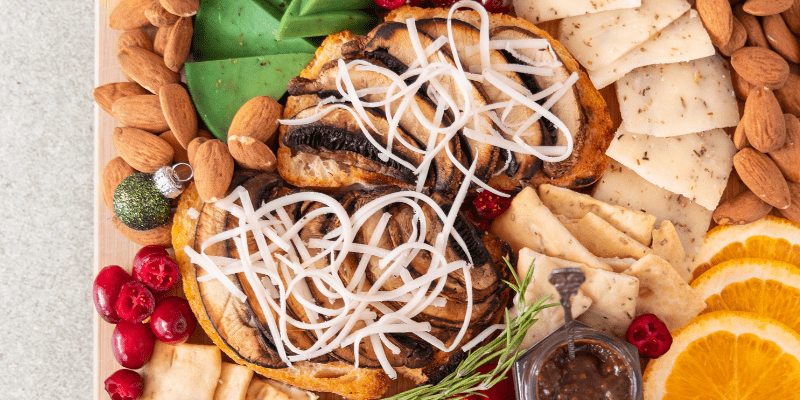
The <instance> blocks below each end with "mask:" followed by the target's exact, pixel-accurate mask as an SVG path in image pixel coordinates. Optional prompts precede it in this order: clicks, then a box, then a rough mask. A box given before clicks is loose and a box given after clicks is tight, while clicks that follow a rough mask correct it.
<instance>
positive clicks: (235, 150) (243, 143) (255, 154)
mask: <svg viewBox="0 0 800 400" xmlns="http://www.w3.org/2000/svg"><path fill="white" fill-rule="evenodd" d="M228 150H229V151H230V152H231V156H233V159H234V160H236V163H237V164H239V166H240V167H242V168H245V169H254V170H257V171H264V172H275V171H277V169H278V159H277V158H275V153H273V152H272V149H270V148H269V146H267V145H266V144H264V143H263V142H259V141H258V140H255V139H253V138H251V137H247V136H228Z"/></svg>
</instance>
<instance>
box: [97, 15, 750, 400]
mask: <svg viewBox="0 0 800 400" xmlns="http://www.w3.org/2000/svg"><path fill="white" fill-rule="evenodd" d="M118 2H119V0H97V1H96V4H95V5H96V13H95V15H96V21H95V36H96V41H95V43H96V46H97V47H96V59H95V61H96V76H95V87H96V86H99V85H102V84H106V83H110V82H124V81H126V78H125V77H124V76H123V75H122V72H121V71H120V69H119V67H118V64H117V61H116V55H115V46H116V40H117V37H118V36H119V34H120V33H121V31H116V30H113V29H111V28H109V27H108V16H109V14H110V13H111V10H113V9H114V6H115V5H116V4H117V3H118ZM557 27H558V24H557V23H556V22H548V23H545V24H543V25H542V26H541V28H543V29H545V30H547V31H549V32H551V33H557V32H555V31H556V30H557ZM601 93H602V95H603V97H604V98H605V99H606V101H607V103H608V106H609V109H610V111H611V118H612V120H613V123H614V127H615V129H616V127H618V126H619V124H620V114H619V105H618V103H617V99H616V94H615V92H614V85H611V86H609V87H607V88H605V89H603V90H602V91H601ZM117 126H118V124H117V122H116V120H115V119H114V118H113V117H111V116H110V115H108V114H106V113H105V112H104V111H103V110H101V109H100V108H99V107H96V110H95V127H96V129H95V132H96V136H95V151H96V153H95V154H96V156H95V185H94V186H95V196H94V205H95V243H94V245H95V246H94V248H95V264H94V273H95V275H96V274H97V272H99V271H100V269H102V268H103V267H105V266H107V265H120V266H122V267H123V268H125V269H127V270H128V271H130V267H131V261H132V260H133V256H134V254H135V253H136V251H138V250H139V248H141V246H139V245H137V244H135V243H133V242H131V241H130V240H128V239H127V238H126V237H125V236H123V235H122V234H121V233H119V232H118V231H117V230H116V229H115V228H114V226H113V224H112V222H111V218H112V217H113V212H112V211H111V210H109V209H108V208H107V207H106V206H105V204H104V202H103V199H102V197H101V194H100V184H99V177H100V175H101V173H102V171H103V167H104V166H105V165H106V163H107V162H108V161H109V160H111V159H112V158H114V157H116V156H117V152H116V150H115V149H114V146H113V144H112V141H111V134H112V131H113V130H114V128H115V127H117ZM739 192H741V183H740V182H739V181H738V179H731V184H730V185H729V188H728V190H727V191H726V194H725V195H724V196H723V198H729V197H731V194H736V193H739ZM113 330H114V325H111V324H109V323H106V322H105V321H103V320H102V319H101V318H100V317H99V316H98V315H97V314H96V313H95V314H94V360H95V363H94V382H93V388H94V389H93V394H94V399H95V400H107V399H108V398H109V397H108V394H106V392H105V389H104V387H103V381H104V380H105V379H106V378H107V377H108V376H109V375H111V374H112V373H113V372H114V371H116V370H118V369H120V368H121V367H120V365H119V364H118V363H117V362H116V360H115V359H114V355H113V353H112V351H111V335H112V332H113ZM190 341H191V342H193V343H204V344H212V342H211V341H210V339H208V337H207V336H206V335H205V334H204V333H203V332H202V329H201V328H199V327H198V331H197V332H196V333H195V335H194V336H193V337H192V338H191V340H190ZM411 387H413V383H412V382H410V381H408V380H403V379H400V380H398V381H396V382H394V383H393V384H392V385H391V387H390V391H389V393H387V394H393V393H398V392H401V391H403V390H406V389H409V388H411ZM320 398H321V399H323V400H333V399H340V397H339V396H335V395H330V394H321V396H320ZM504 400H506V399H504Z"/></svg>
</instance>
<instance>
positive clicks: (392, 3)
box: [375, 0, 425, 10]
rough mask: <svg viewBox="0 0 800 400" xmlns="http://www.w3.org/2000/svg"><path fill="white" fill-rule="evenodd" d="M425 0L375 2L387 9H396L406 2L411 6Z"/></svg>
mask: <svg viewBox="0 0 800 400" xmlns="http://www.w3.org/2000/svg"><path fill="white" fill-rule="evenodd" d="M423 1H425V0H375V4H377V5H379V6H381V7H383V8H385V9H387V10H394V9H395V8H399V7H400V6H404V5H406V4H408V5H410V6H418V5H420V4H422V2H423Z"/></svg>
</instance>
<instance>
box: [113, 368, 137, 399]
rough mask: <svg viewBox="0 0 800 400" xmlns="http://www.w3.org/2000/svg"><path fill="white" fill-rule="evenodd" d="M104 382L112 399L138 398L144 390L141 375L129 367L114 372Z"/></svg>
mask: <svg viewBox="0 0 800 400" xmlns="http://www.w3.org/2000/svg"><path fill="white" fill-rule="evenodd" d="M104 384H105V386H106V392H108V395H109V396H110V397H111V400H136V399H138V398H139V396H141V395H142V391H143V390H144V383H143V382H142V377H141V375H139V374H138V373H137V372H136V371H131V370H129V369H121V370H119V371H117V372H114V373H113V374H111V376H109V377H108V378H106V380H105V382H104Z"/></svg>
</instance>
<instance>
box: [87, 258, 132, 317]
mask: <svg viewBox="0 0 800 400" xmlns="http://www.w3.org/2000/svg"><path fill="white" fill-rule="evenodd" d="M132 280H133V278H131V276H130V274H128V273H127V272H125V270H124V269H122V267H120V266H119V265H109V266H107V267H105V268H103V269H101V270H100V273H98V274H97V277H96V278H94V284H93V285H92V297H93V298H94V308H96V309H97V312H98V313H99V314H100V317H101V318H103V319H104V320H106V322H109V323H112V324H116V323H117V322H119V320H120V319H121V318H120V317H119V314H117V309H116V304H117V298H118V297H119V291H120V289H121V288H122V285H124V284H125V283H127V282H130V281H132Z"/></svg>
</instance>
